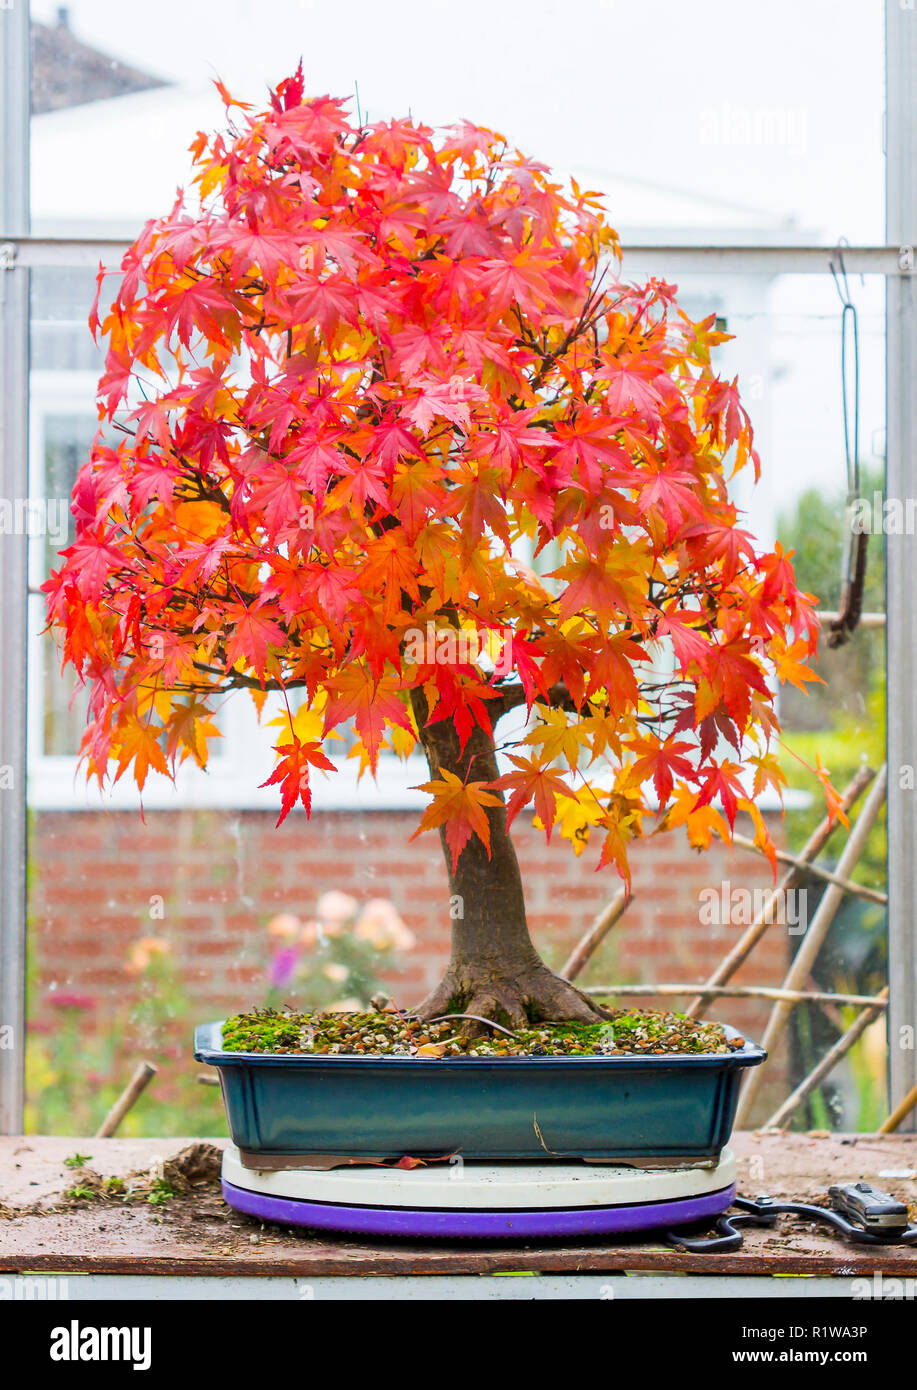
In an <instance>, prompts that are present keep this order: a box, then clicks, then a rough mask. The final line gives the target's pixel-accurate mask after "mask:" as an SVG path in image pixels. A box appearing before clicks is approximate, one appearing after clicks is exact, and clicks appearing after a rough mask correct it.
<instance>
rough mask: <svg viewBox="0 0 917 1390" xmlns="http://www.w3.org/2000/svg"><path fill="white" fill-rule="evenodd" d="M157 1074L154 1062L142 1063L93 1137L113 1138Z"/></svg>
mask: <svg viewBox="0 0 917 1390" xmlns="http://www.w3.org/2000/svg"><path fill="white" fill-rule="evenodd" d="M155 1075H156V1068H155V1067H154V1066H153V1064H152V1062H141V1063H140V1065H139V1066H138V1067H137V1070H136V1071H135V1072H134V1074H133V1076H132V1077H131V1079H130V1081H129V1082H128V1084H127V1085H126V1086H125V1088H124V1090H123V1091H122V1092H121V1094H120V1096H119V1097H118V1099H117V1100H116V1101H115V1103H114V1105H113V1106H112V1107H111V1109H110V1110H109V1112H108V1114H107V1115H106V1116H105V1119H104V1120H103V1121H102V1123H101V1124H100V1125H99V1128H98V1129H97V1130H96V1132H95V1134H94V1135H93V1136H92V1137H93V1139H110V1138H111V1136H112V1135H113V1134H114V1133H115V1131H116V1130H117V1128H118V1126H119V1124H120V1123H121V1121H122V1120H123V1119H124V1116H125V1115H126V1114H127V1112H128V1110H130V1108H131V1106H132V1105H133V1104H134V1103H135V1101H137V1100H138V1099H139V1097H140V1096H141V1095H142V1094H143V1092H144V1091H145V1090H146V1088H147V1086H149V1084H150V1082H151V1081H152V1080H153V1077H154V1076H155Z"/></svg>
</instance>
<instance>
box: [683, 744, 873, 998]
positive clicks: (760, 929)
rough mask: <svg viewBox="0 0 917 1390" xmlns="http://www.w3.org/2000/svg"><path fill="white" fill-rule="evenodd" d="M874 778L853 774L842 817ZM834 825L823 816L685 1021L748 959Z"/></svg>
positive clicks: (863, 771)
mask: <svg viewBox="0 0 917 1390" xmlns="http://www.w3.org/2000/svg"><path fill="white" fill-rule="evenodd" d="M874 776H875V773H874V772H873V770H872V768H869V767H861V768H860V769H859V770H858V771H857V773H856V775H855V776H854V778H853V779H852V781H851V782H850V784H849V785H848V786H847V787H846V788H845V789H844V794H843V796H842V797H841V805H842V806H843V808H844V811H845V813H846V812H847V811H849V810H850V809H851V807H853V806H854V805H855V804H856V802H857V801H858V800H859V798H860V796H861V795H862V793H863V791H864V790H865V788H866V787H868V786H869V783H870V782H871V781H872V779H873V777H874ZM837 823H838V822H837V819H836V818H834V819H832V818H831V817H830V816H826V817H825V819H824V820H823V821H822V822H821V824H820V825H819V826H818V827H817V828H816V829H815V830H814V831H813V833H812V834H811V835H810V837H809V839H808V840H807V841H806V844H805V845H804V846H803V849H802V851H801V853H800V855H799V859H798V861H797V864H795V865H794V866H793V867H792V868H791V869H790V870H789V872H788V873H786V874H784V876H783V878H782V879H781V881H780V883H779V884H778V885H777V887H776V888H775V889H774V891H773V892H772V893H771V895H770V897H769V898H768V900H767V902H766V903H765V904H764V907H763V908H762V910H761V912H760V913H759V915H758V917H757V919H756V920H755V921H754V922H752V924H751V926H750V927H748V928H747V929H746V930H745V931H744V932H743V933H742V936H741V937H740V939H739V940H738V941H737V942H736V944H735V946H733V948H732V950H731V951H730V952H729V953H728V955H726V956H725V957H724V958H723V960H721V961H720V963H719V965H718V966H717V968H716V969H715V970H714V972H713V974H712V975H711V976H710V978H709V979H708V980H707V982H706V984H705V986H704V988H703V991H702V992H701V993H700V994H699V995H698V996H697V997H696V998H695V999H692V1001H691V1003H690V1004H689V1005H688V1007H687V1009H686V1010H685V1013H686V1015H687V1017H688V1018H699V1017H700V1015H701V1014H702V1013H703V1011H704V1009H705V1008H706V1006H707V1004H708V1003H709V1001H710V999H711V998H713V995H711V994H710V993H708V992H707V991H708V990H709V989H710V988H711V987H712V986H714V985H724V984H726V983H727V981H729V980H731V979H732V977H733V975H734V974H735V973H736V971H737V970H738V969H739V967H740V966H741V965H743V964H744V962H745V961H746V960H747V959H748V957H749V956H750V955H751V953H752V951H753V950H754V948H755V946H756V945H757V943H758V941H760V939H761V937H762V936H763V935H764V933H765V932H766V931H767V928H768V927H769V926H770V924H771V922H772V921H773V918H774V916H775V915H776V908H777V907H778V905H779V903H780V902H781V900H782V898H783V895H784V893H786V892H787V891H788V890H789V889H790V888H792V886H793V884H794V883H795V882H796V881H797V879H798V878H799V877H800V875H801V873H802V871H803V868H804V867H807V866H808V865H809V864H810V863H811V861H812V860H813V859H814V858H815V857H816V855H818V854H820V853H821V851H822V850H823V849H824V847H825V845H826V844H827V843H828V840H829V839H830V837H831V834H832V832H833V830H834V828H835V826H836V825H837Z"/></svg>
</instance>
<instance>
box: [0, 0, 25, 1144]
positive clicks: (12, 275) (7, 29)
mask: <svg viewBox="0 0 917 1390" xmlns="http://www.w3.org/2000/svg"><path fill="white" fill-rule="evenodd" d="M29 49H30V44H29V6H28V5H27V4H16V5H14V6H13V7H12V9H6V8H4V9H3V10H2V12H0V150H2V152H3V157H2V167H0V239H2V237H3V235H11V234H12V235H23V234H27V233H28V230H29V114H30V68H31V64H30V52H29ZM28 416H29V272H28V270H27V269H25V268H24V267H18V266H17V267H15V268H10V269H7V268H5V265H4V264H3V261H2V259H0V496H2V497H5V498H9V499H14V498H24V497H28V493H29V448H28V442H29V440H28V428H29V425H28ZM27 564H28V537H27V536H25V535H21V536H18V535H6V536H0V671H2V677H0V772H2V778H0V1028H3V1029H5V1030H10V1031H8V1032H4V1033H2V1034H0V1134H18V1133H20V1132H21V1129H22V1112H23V1101H24V1074H25V980H26V973H25V967H26V783H25V779H26V663H27V657H28V637H27V632H28V626H27V602H28V600H27V596H26V585H25V579H26V576H27ZM10 1041H12V1046H10V1045H9V1044H10Z"/></svg>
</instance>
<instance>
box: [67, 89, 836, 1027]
mask: <svg viewBox="0 0 917 1390" xmlns="http://www.w3.org/2000/svg"><path fill="white" fill-rule="evenodd" d="M218 85H219V84H218ZM220 90H221V95H222V96H223V99H224V102H225V106H226V111H227V128H226V129H225V130H224V131H223V132H222V133H218V134H216V135H213V136H212V137H208V136H205V135H204V134H200V135H198V136H197V138H196V140H195V141H194V143H193V146H192V152H193V157H194V161H195V168H196V172H195V177H194V182H193V185H192V187H191V188H190V190H189V192H188V193H187V194H186V195H180V196H179V197H178V199H177V201H176V203H175V205H174V207H173V208H172V209H171V211H170V212H169V213H168V214H167V215H166V216H163V217H162V218H159V219H157V220H154V221H151V222H150V223H148V224H147V225H146V226H145V227H144V229H143V230H142V232H141V233H140V235H139V236H138V238H137V240H136V242H135V243H134V245H133V246H132V247H131V248H130V250H129V251H128V252H127V254H126V255H125V257H124V260H123V265H122V274H121V277H120V280H119V282H118V286H117V292H116V295H115V298H114V302H113V303H112V304H111V305H110V307H109V308H108V309H107V310H106V311H104V312H103V313H100V312H99V309H98V304H99V302H100V296H97V300H96V307H95V308H94V310H93V315H92V324H93V329H94V331H99V330H100V331H101V333H102V335H103V336H104V338H105V339H106V342H107V362H106V368H105V373H104V376H103V378H102V380H101V383H100V387H99V413H100V421H101V425H100V432H99V435H98V438H97V442H96V444H95V446H94V448H93V451H92V455H91V457H90V458H89V459H88V461H87V462H86V463H85V464H84V466H83V467H82V469H81V471H80V473H79V477H78V480H77V483H76V487H75V489H74V494H73V512H74V517H75V523H76V533H75V539H74V542H73V544H72V545H71V546H70V547H69V549H67V550H66V551H64V552H63V562H62V564H61V566H60V568H59V569H58V570H57V571H55V572H54V573H53V575H52V578H51V579H50V580H49V581H48V583H47V584H46V585H45V588H46V591H47V601H48V613H49V619H50V622H51V624H52V626H53V627H54V628H55V629H56V630H58V632H59V634H60V636H61V640H62V650H63V658H64V661H65V663H69V664H70V665H71V666H72V667H74V668H75V669H76V671H77V672H79V675H80V679H81V680H82V681H83V682H85V683H86V684H87V686H88V692H89V718H90V722H89V724H88V728H87V730H86V733H85V736H84V739H83V749H82V751H83V756H84V759H85V762H86V765H87V768H88V772H89V774H90V775H91V776H94V777H96V778H98V779H99V781H100V782H102V781H104V780H105V779H106V778H107V777H108V776H110V775H112V776H113V777H114V779H115V780H117V779H118V778H120V777H121V776H122V775H123V774H124V773H125V772H126V771H127V770H128V769H130V770H131V771H132V773H133V776H134V778H135V779H136V782H137V785H138V786H139V787H140V788H141V791H142V789H143V786H144V782H145V780H146V778H147V776H148V774H149V772H150V770H151V769H153V770H155V771H156V772H158V773H169V774H171V773H172V772H173V771H174V769H175V768H176V766H177V765H180V764H181V763H183V762H184V761H185V760H188V759H193V760H194V761H195V762H196V763H198V764H200V765H201V766H203V765H205V764H206V761H207V755H208V745H209V744H210V743H211V741H212V739H213V738H214V737H216V736H217V733H218V731H217V728H216V725H215V723H214V715H215V712H216V710H217V708H218V706H219V703H220V701H222V700H223V699H224V698H225V697H226V695H227V694H228V693H229V692H233V691H239V690H244V691H247V692H248V693H249V694H250V696H251V698H252V699H253V700H254V701H255V702H256V704H257V705H258V707H259V711H260V710H261V709H262V708H263V707H264V705H265V702H266V701H267V700H268V697H269V696H271V695H272V694H273V695H275V698H276V696H278V695H279V701H280V704H279V708H280V710H281V713H280V715H279V716H278V717H277V718H276V720H275V723H276V726H277V738H276V763H275V765H274V766H273V767H270V766H268V767H266V768H265V783H266V784H267V785H270V786H272V787H276V789H277V795H278V800H279V810H280V821H282V820H283V819H284V818H285V817H286V816H287V815H288V814H290V813H291V812H292V811H293V809H294V807H295V806H296V805H297V803H299V804H301V805H302V807H303V808H304V809H305V812H306V813H307V814H308V813H309V811H310V809H311V799H312V787H313V783H314V779H315V777H316V776H322V775H325V774H327V775H332V774H333V773H334V770H335V764H334V763H332V761H331V760H330V757H329V753H331V752H333V750H334V747H335V745H334V742H333V739H334V737H335V736H336V733H337V731H339V730H341V729H342V728H343V727H345V726H349V727H352V728H353V730H354V731H355V735H356V739H357V742H356V748H355V751H356V755H357V756H358V757H359V758H360V760H361V762H362V764H363V766H364V767H365V769H366V771H367V772H368V773H370V774H373V773H375V772H376V770H377V766H378V762H379V757H380V754H381V753H382V752H383V750H386V751H388V752H391V753H394V754H395V755H397V756H399V757H401V758H406V757H407V756H408V755H409V754H410V753H411V752H412V751H413V750H415V748H416V747H417V745H419V747H420V750H422V752H423V754H424V755H425V757H426V760H427V763H428V766H429V777H428V779H427V780H426V781H424V782H423V784H422V789H423V791H424V793H425V794H426V797H427V799H428V800H427V805H426V809H425V811H424V812H423V815H422V818H421V820H420V823H419V825H418V828H417V833H418V834H419V833H421V832H428V831H433V832H438V834H439V836H440V837H441V840H442V845H443V850H444V854H445V858H446V864H447V868H448V875H449V884H450V899H449V903H448V905H447V903H446V902H445V901H444V903H443V911H444V913H445V912H446V911H447V910H448V911H449V912H450V916H451V918H452V954H451V959H450V961H449V963H448V967H447V969H446V972H445V975H444V977H443V979H442V981H441V983H440V984H439V985H438V986H437V987H436V988H435V989H434V990H433V992H432V993H431V994H430V995H429V997H428V998H426V999H425V1000H424V1001H423V1002H422V1003H420V1004H419V1006H418V1007H417V1009H416V1011H415V1012H416V1014H417V1016H418V1018H419V1019H420V1020H431V1019H434V1018H436V1017H438V1016H439V1015H442V1014H445V1013H463V1014H466V1015H467V1014H470V1015H478V1016H482V1017H484V1018H488V1019H493V1020H495V1021H497V1022H501V1023H502V1024H503V1025H505V1026H508V1027H510V1028H523V1027H528V1026H530V1025H532V1024H534V1023H538V1022H540V1021H543V1020H565V1021H567V1022H573V1023H594V1022H597V1021H600V1020H601V1018H602V1017H603V1016H605V1011H604V1009H603V1007H602V1006H601V1005H599V1004H597V1003H596V1002H595V1001H593V1000H591V999H590V998H589V997H588V996H586V995H585V994H583V993H582V992H580V991H579V990H578V989H577V988H576V987H575V986H574V985H573V984H572V983H570V982H568V981H566V980H564V979H562V978H560V977H559V976H558V975H557V974H555V973H553V972H552V971H551V970H549V969H548V967H547V966H546V965H545V964H544V963H543V961H542V960H541V958H540V956H539V954H538V953H537V951H536V949H535V946H534V944H533V942H532V939H531V937H530V935H529V931H528V927H527V924H526V910H525V900H524V892H523V881H522V876H521V874H520V870H519V865H518V861H517V857H516V852H515V849H514V846H513V840H512V837H511V828H512V824H513V822H514V820H515V819H516V817H517V816H519V815H520V813H522V812H523V811H526V810H531V811H532V812H533V813H534V815H535V816H536V818H537V823H538V825H539V826H540V827H541V829H542V830H543V832H544V834H545V836H546V837H547V838H548V839H550V837H551V835H552V833H554V834H557V835H559V836H562V837H563V838H564V839H566V840H567V841H569V843H570V849H571V852H573V853H576V854H580V853H582V852H583V851H584V849H586V847H587V844H588V842H589V841H590V840H592V841H593V843H595V842H596V841H597V843H598V855H597V859H598V867H599V868H603V869H604V868H610V869H611V870H612V872H617V873H618V874H619V875H621V877H622V878H623V879H625V880H628V878H629V868H628V853H629V850H630V848H631V846H632V845H633V843H634V842H635V841H636V840H638V839H640V838H641V837H643V836H646V835H650V834H657V833H661V832H666V831H675V830H679V829H681V830H682V831H684V832H686V833H687V834H688V835H689V836H690V838H691V841H692V843H693V844H694V845H696V846H698V847H703V846H705V845H709V843H710V841H711V837H713V836H718V837H720V838H722V839H723V840H724V841H728V840H729V839H730V835H731V827H732V826H733V824H734V821H735V817H736V815H737V812H738V811H740V810H741V811H744V812H746V813H748V814H749V815H750V816H751V817H752V818H753V819H754V822H755V827H756V836H757V840H758V843H759V844H760V845H761V846H762V847H764V848H765V849H767V850H768V852H769V853H771V854H773V849H772V847H771V845H770V841H769V838H768V835H767V831H766V829H765V826H764V822H763V820H762V817H761V815H760V812H759V810H758V808H757V806H756V798H757V797H758V796H759V795H760V793H761V792H762V790H763V789H764V788H766V787H773V788H776V789H777V791H778V792H779V789H780V784H781V781H782V773H781V770H780V764H779V760H778V749H777V740H778V735H779V730H778V724H777V718H776V713H775V689H776V684H777V682H778V681H783V680H788V681H791V682H793V683H795V684H798V685H805V683H806V682H809V681H811V680H813V679H815V677H814V675H813V673H812V671H811V670H810V669H809V666H808V664H807V663H808V661H809V659H810V658H811V657H812V655H813V653H814V651H815V645H816V629H817V623H816V620H815V619H814V617H813V612H812V602H813V600H812V599H811V596H809V595H806V594H804V593H801V592H800V591H799V590H798V589H797V586H796V583H795V580H794V574H793V568H792V564H791V559H790V556H789V555H788V554H786V553H784V552H783V551H782V549H781V548H780V546H779V545H778V546H776V547H775V548H774V549H773V550H767V549H762V548H759V547H758V546H757V545H756V543H755V541H754V539H753V538H752V536H751V535H750V534H749V533H748V532H747V530H745V529H744V527H743V524H742V517H741V515H740V513H739V511H738V510H737V507H736V505H735V504H734V502H733V501H732V500H731V497H730V491H729V480H730V479H731V478H732V476H733V475H734V474H736V473H738V472H739V471H740V470H742V469H746V468H748V469H752V470H754V472H755V474H756V475H757V472H758V469H759V460H758V456H757V454H756V451H755V447H754V441H753V434H752V426H751V423H750V421H749V417H748V415H747V413H746V411H745V409H744V407H743V405H742V403H741V400H740V398H739V392H738V387H737V383H736V381H735V380H728V379H726V380H724V379H722V378H721V377H720V376H719V375H718V373H717V370H716V357H717V348H718V347H719V346H720V345H721V344H722V343H723V342H724V340H725V338H726V334H725V333H724V332H722V331H720V329H719V327H718V326H717V324H716V321H715V320H714V318H713V317H711V318H708V319H705V320H704V321H702V322H693V321H692V320H691V319H690V317H688V316H687V315H686V314H685V313H684V312H683V311H681V310H680V309H679V307H678V303H677V300H676V294H675V288H674V287H673V286H672V285H669V284H667V283H665V282H664V281H662V280H658V279H650V280H649V281H648V282H646V283H642V284H632V283H629V282H628V281H627V280H626V279H625V278H623V271H622V266H621V262H620V257H619V246H618V241H617V238H616V234H615V232H614V231H613V230H612V228H611V226H610V225H609V223H608V222H607V220H606V218H605V215H604V212H603V210H602V205H601V202H600V200H599V197H598V195H596V194H594V193H592V192H589V191H586V190H583V189H581V188H579V187H578V186H577V185H576V183H575V182H573V183H571V184H570V186H569V187H567V186H562V185H561V183H560V182H559V181H558V180H556V179H555V178H554V177H553V176H552V175H551V173H550V171H549V170H548V169H546V168H545V167H544V166H543V165H542V164H540V163H538V162H536V161H535V160H533V159H530V158H528V157H526V156H524V155H523V154H520V153H519V152H517V151H516V150H515V149H513V147H512V146H511V145H510V144H508V142H507V141H506V140H505V139H504V138H503V137H502V136H500V135H498V134H496V133H494V132H492V131H489V130H486V129H480V128H478V127H476V126H473V125H462V126H461V127H459V128H454V129H450V130H446V131H443V132H434V131H433V130H431V129H430V128H428V127H426V126H424V125H422V124H418V123H417V122H416V121H414V120H409V119H404V120H394V121H380V122H376V123H373V124H365V123H364V124H361V123H358V122H355V121H354V120H352V119H351V117H350V116H349V115H348V114H347V103H346V102H343V101H339V100H334V99H331V98H330V97H316V98H307V97H306V96H305V93H304V84H303V77H302V72H301V70H300V71H299V72H297V73H296V74H295V75H294V76H293V77H291V78H289V79H287V80H285V81H283V82H281V83H280V84H279V86H278V87H277V89H276V90H275V91H274V92H272V93H271V96H270V103H269V105H267V107H266V109H264V110H254V109H252V108H250V107H249V106H247V105H246V104H244V103H242V102H240V101H237V100H236V99H234V98H233V97H232V96H230V94H229V93H228V92H226V91H225V89H224V88H222V87H220ZM99 288H100V295H101V291H102V290H103V289H104V277H103V275H102V273H101V272H100V276H99ZM501 759H502V762H501V761H500V760H501ZM818 774H819V776H820V777H821V778H822V780H823V782H824V784H825V787H826V795H827V797H828V799H829V804H831V805H835V804H836V801H835V796H834V793H833V791H832V790H831V787H830V783H828V780H827V774H826V773H824V771H823V770H821V769H820V768H819V769H818ZM466 1026H467V1027H468V1028H469V1029H472V1030H473V1029H474V1028H475V1027H476V1026H477V1025H476V1024H475V1023H474V1021H473V1020H466Z"/></svg>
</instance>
